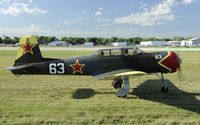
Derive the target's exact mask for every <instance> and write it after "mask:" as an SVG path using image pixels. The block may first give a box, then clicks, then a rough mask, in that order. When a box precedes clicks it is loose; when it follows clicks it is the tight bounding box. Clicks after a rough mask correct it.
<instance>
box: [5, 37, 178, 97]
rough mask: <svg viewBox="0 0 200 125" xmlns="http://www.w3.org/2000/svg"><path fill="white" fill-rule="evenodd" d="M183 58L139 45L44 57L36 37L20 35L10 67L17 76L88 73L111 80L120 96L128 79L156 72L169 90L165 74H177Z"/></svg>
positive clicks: (126, 87)
mask: <svg viewBox="0 0 200 125" xmlns="http://www.w3.org/2000/svg"><path fill="white" fill-rule="evenodd" d="M180 63H181V60H180V58H179V57H178V55H177V54H176V53H175V52H173V51H165V52H153V53H146V52H143V51H142V50H140V49H139V48H137V47H131V48H130V47H129V48H117V49H101V50H98V51H96V54H94V55H91V56H82V57H76V58H67V59H54V58H44V57H42V55H41V52H40V49H39V45H38V42H37V40H36V37H35V36H24V37H21V38H20V42H19V46H18V51H17V58H16V60H15V64H14V66H11V67H8V68H7V69H9V70H11V72H12V73H14V74H16V75H30V74H34V75H44V74H45V75H89V76H94V77H95V78H97V79H112V80H113V82H112V86H113V87H114V88H115V89H118V91H117V93H116V95H117V96H118V97H126V96H127V94H128V93H129V90H130V84H129V78H130V77H136V76H141V75H146V74H154V73H155V74H157V73H161V75H158V74H157V75H158V76H159V77H160V78H161V81H162V83H163V87H162V88H161V92H168V87H167V85H166V83H165V79H164V76H163V73H174V72H176V71H177V69H178V68H179V67H180Z"/></svg>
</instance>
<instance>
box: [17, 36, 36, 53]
mask: <svg viewBox="0 0 200 125" xmlns="http://www.w3.org/2000/svg"><path fill="white" fill-rule="evenodd" d="M19 46H20V47H21V48H22V49H23V50H24V52H23V54H25V53H27V52H29V53H31V54H33V47H34V46H35V44H30V41H29V39H28V38H27V39H26V43H25V44H20V45H19Z"/></svg>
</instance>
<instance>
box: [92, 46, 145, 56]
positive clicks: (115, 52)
mask: <svg viewBox="0 0 200 125" xmlns="http://www.w3.org/2000/svg"><path fill="white" fill-rule="evenodd" d="M144 53H145V52H143V51H142V50H140V49H139V48H137V47H131V48H113V49H100V50H98V51H96V54H95V55H98V56H119V55H125V56H128V55H138V54H144Z"/></svg>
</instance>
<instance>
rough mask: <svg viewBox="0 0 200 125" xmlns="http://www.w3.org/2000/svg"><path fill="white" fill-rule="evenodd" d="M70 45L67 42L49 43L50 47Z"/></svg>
mask: <svg viewBox="0 0 200 125" xmlns="http://www.w3.org/2000/svg"><path fill="white" fill-rule="evenodd" d="M69 45H70V44H69V43H67V42H65V41H52V42H50V43H48V46H69Z"/></svg>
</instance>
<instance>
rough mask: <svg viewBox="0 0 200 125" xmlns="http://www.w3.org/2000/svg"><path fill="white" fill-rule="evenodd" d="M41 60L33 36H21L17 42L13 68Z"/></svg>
mask: <svg viewBox="0 0 200 125" xmlns="http://www.w3.org/2000/svg"><path fill="white" fill-rule="evenodd" d="M42 59H43V57H42V55H41V52H40V48H39V45H38V42H37V39H36V37H35V36H33V35H31V36H23V37H21V38H20V40H19V46H18V50H17V56H16V60H15V66H18V65H23V64H26V63H34V62H41V61H42Z"/></svg>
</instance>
